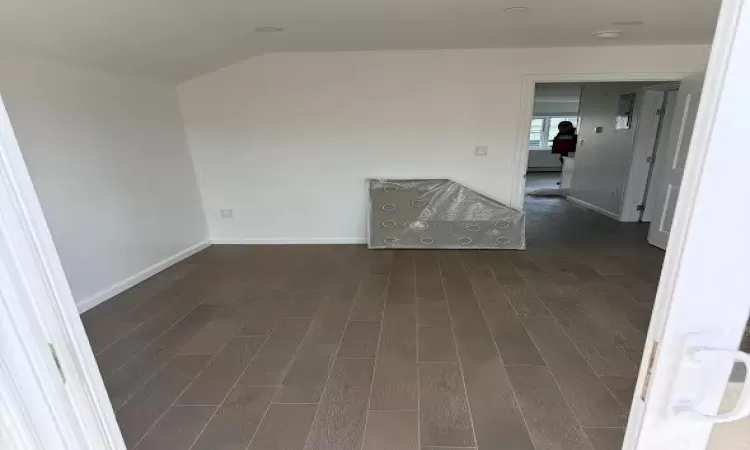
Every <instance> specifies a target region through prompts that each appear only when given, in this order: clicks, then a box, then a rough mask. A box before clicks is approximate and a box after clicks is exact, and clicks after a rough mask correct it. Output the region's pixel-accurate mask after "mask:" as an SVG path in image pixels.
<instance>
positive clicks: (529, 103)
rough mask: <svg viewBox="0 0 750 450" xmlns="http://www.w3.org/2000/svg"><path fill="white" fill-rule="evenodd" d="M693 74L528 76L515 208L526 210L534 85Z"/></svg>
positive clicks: (517, 158)
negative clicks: (524, 200)
mask: <svg viewBox="0 0 750 450" xmlns="http://www.w3.org/2000/svg"><path fill="white" fill-rule="evenodd" d="M687 75H690V72H625V73H568V72H560V73H527V74H525V75H524V76H523V84H522V87H521V105H520V108H519V113H518V116H519V117H521V118H523V120H521V122H520V123H519V124H518V131H517V135H516V136H517V137H516V144H517V147H516V152H515V157H514V160H513V167H514V169H513V171H511V173H513V174H515V176H516V179H515V182H514V183H515V186H514V188H513V196H512V197H511V206H512V207H513V208H516V209H520V210H523V199H524V196H525V195H526V169H527V166H528V162H529V125H530V124H531V119H532V118H533V117H534V85H535V84H537V83H597V82H618V81H620V82H638V81H654V82H660V81H675V80H679V79H681V78H684V77H685V76H687Z"/></svg>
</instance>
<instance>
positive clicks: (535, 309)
mask: <svg viewBox="0 0 750 450" xmlns="http://www.w3.org/2000/svg"><path fill="white" fill-rule="evenodd" d="M500 289H501V290H502V291H503V293H504V294H505V295H506V297H507V298H508V301H510V304H511V305H513V308H514V309H515V310H516V313H517V314H518V315H519V316H521V317H538V316H548V315H549V311H547V308H546V307H545V306H544V304H543V303H542V302H541V300H540V299H539V295H538V294H537V291H536V289H535V288H534V287H532V286H529V285H527V284H501V285H500Z"/></svg>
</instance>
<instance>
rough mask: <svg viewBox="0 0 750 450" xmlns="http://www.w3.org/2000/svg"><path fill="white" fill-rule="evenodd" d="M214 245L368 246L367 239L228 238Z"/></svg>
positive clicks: (215, 241) (216, 241) (214, 240)
mask: <svg viewBox="0 0 750 450" xmlns="http://www.w3.org/2000/svg"><path fill="white" fill-rule="evenodd" d="M211 243H212V244H220V245H221V244H224V245H226V244H237V245H253V244H256V245H258V244H279V245H281V244H366V243H367V238H358V237H353V238H227V239H211Z"/></svg>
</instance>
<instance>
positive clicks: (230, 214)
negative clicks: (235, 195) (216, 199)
mask: <svg viewBox="0 0 750 450" xmlns="http://www.w3.org/2000/svg"><path fill="white" fill-rule="evenodd" d="M219 214H221V218H222V219H232V218H234V211H232V210H231V209H220V210H219Z"/></svg>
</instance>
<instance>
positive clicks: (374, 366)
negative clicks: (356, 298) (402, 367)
mask: <svg viewBox="0 0 750 450" xmlns="http://www.w3.org/2000/svg"><path fill="white" fill-rule="evenodd" d="M392 264H393V261H392V260H391V265H392ZM369 276H370V274H368V278H369ZM390 286H391V270H390V268H389V270H388V283H386V285H385V290H384V291H383V293H382V294H381V304H382V305H383V307H382V308H381V311H380V330H379V331H378V343H377V344H376V345H375V361H374V362H373V364H372V379H371V380H370V394H369V395H368V397H367V409H366V411H365V425H364V427H362V443H361V444H360V446H359V448H360V450H361V449H364V447H365V439H366V438H367V423H368V422H369V421H370V411H372V410H371V409H370V405H371V402H372V388H373V386H375V374H377V368H378V354H379V353H380V341H381V340H382V339H383V325H384V324H385V309H386V308H387V307H388V305H387V303H388V290H389V288H390Z"/></svg>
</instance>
